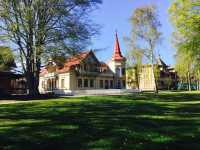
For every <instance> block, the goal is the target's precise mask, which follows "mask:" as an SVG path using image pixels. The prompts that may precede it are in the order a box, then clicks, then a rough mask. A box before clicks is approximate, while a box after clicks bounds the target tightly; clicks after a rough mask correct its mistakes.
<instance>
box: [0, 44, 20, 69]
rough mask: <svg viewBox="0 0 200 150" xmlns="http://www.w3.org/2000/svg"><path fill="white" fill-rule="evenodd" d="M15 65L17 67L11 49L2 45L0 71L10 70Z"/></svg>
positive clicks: (0, 49) (0, 47)
mask: <svg viewBox="0 0 200 150" xmlns="http://www.w3.org/2000/svg"><path fill="white" fill-rule="evenodd" d="M13 67H16V64H15V61H14V56H13V53H12V51H11V49H10V48H8V47H3V46H0V71H9V70H11V69H12V68H13Z"/></svg>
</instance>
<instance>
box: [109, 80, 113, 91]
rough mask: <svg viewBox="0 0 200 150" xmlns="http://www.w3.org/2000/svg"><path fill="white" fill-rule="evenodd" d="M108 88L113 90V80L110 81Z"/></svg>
mask: <svg viewBox="0 0 200 150" xmlns="http://www.w3.org/2000/svg"><path fill="white" fill-rule="evenodd" d="M110 88H111V89H112V88H113V80H110Z"/></svg>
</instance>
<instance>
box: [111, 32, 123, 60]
mask: <svg viewBox="0 0 200 150" xmlns="http://www.w3.org/2000/svg"><path fill="white" fill-rule="evenodd" d="M124 59H125V58H124V57H123V56H122V54H121V50H120V46H119V40H118V36H117V32H116V33H115V44H114V50H113V55H112V60H116V61H121V60H124Z"/></svg>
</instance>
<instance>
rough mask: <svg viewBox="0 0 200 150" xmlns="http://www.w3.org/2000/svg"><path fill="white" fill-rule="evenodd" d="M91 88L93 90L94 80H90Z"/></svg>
mask: <svg viewBox="0 0 200 150" xmlns="http://www.w3.org/2000/svg"><path fill="white" fill-rule="evenodd" d="M90 87H91V88H93V87H94V80H93V79H91V80H90Z"/></svg>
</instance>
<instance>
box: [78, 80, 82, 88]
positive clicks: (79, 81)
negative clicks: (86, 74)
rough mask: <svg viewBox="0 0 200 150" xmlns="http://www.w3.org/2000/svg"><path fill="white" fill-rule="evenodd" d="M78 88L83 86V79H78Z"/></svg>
mask: <svg viewBox="0 0 200 150" xmlns="http://www.w3.org/2000/svg"><path fill="white" fill-rule="evenodd" d="M78 88H82V79H78Z"/></svg>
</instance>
